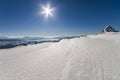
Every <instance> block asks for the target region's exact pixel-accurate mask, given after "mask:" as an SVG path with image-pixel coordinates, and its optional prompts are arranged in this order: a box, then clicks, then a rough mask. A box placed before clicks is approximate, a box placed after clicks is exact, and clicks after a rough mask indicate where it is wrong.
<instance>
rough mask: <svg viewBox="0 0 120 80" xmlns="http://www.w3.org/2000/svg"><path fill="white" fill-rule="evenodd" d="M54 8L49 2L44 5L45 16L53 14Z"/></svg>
mask: <svg viewBox="0 0 120 80" xmlns="http://www.w3.org/2000/svg"><path fill="white" fill-rule="evenodd" d="M54 10H55V9H54V8H52V7H51V4H50V3H48V4H47V5H42V11H41V13H42V14H43V15H44V16H45V18H48V17H49V16H53V12H54Z"/></svg>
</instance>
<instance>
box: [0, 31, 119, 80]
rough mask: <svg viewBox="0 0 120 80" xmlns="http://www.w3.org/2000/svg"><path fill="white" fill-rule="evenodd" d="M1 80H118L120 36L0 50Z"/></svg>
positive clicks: (114, 34) (68, 40)
mask: <svg viewBox="0 0 120 80" xmlns="http://www.w3.org/2000/svg"><path fill="white" fill-rule="evenodd" d="M0 80H120V33H109V34H102V35H89V36H87V37H82V38H75V39H64V40H61V41H60V42H58V43H52V42H51V43H43V44H37V45H29V46H26V47H16V48H13V49H5V50H0Z"/></svg>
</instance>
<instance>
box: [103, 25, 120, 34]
mask: <svg viewBox="0 0 120 80" xmlns="http://www.w3.org/2000/svg"><path fill="white" fill-rule="evenodd" d="M106 32H118V31H117V30H115V29H114V28H113V27H112V26H106V27H105V28H104V29H103V30H102V31H101V34H103V33H106Z"/></svg>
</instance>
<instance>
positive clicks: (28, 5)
mask: <svg viewBox="0 0 120 80" xmlns="http://www.w3.org/2000/svg"><path fill="white" fill-rule="evenodd" d="M48 1H50V2H51V4H52V7H55V8H56V10H55V12H54V17H50V18H48V20H47V21H45V19H44V16H43V15H40V14H39V12H40V11H41V4H46V3H47V2H48ZM106 25H111V26H113V27H115V28H116V29H118V30H120V1H119V0H0V36H38V35H39V36H57V35H76V34H96V33H98V32H99V31H100V30H101V29H102V28H103V27H104V26H106Z"/></svg>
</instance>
